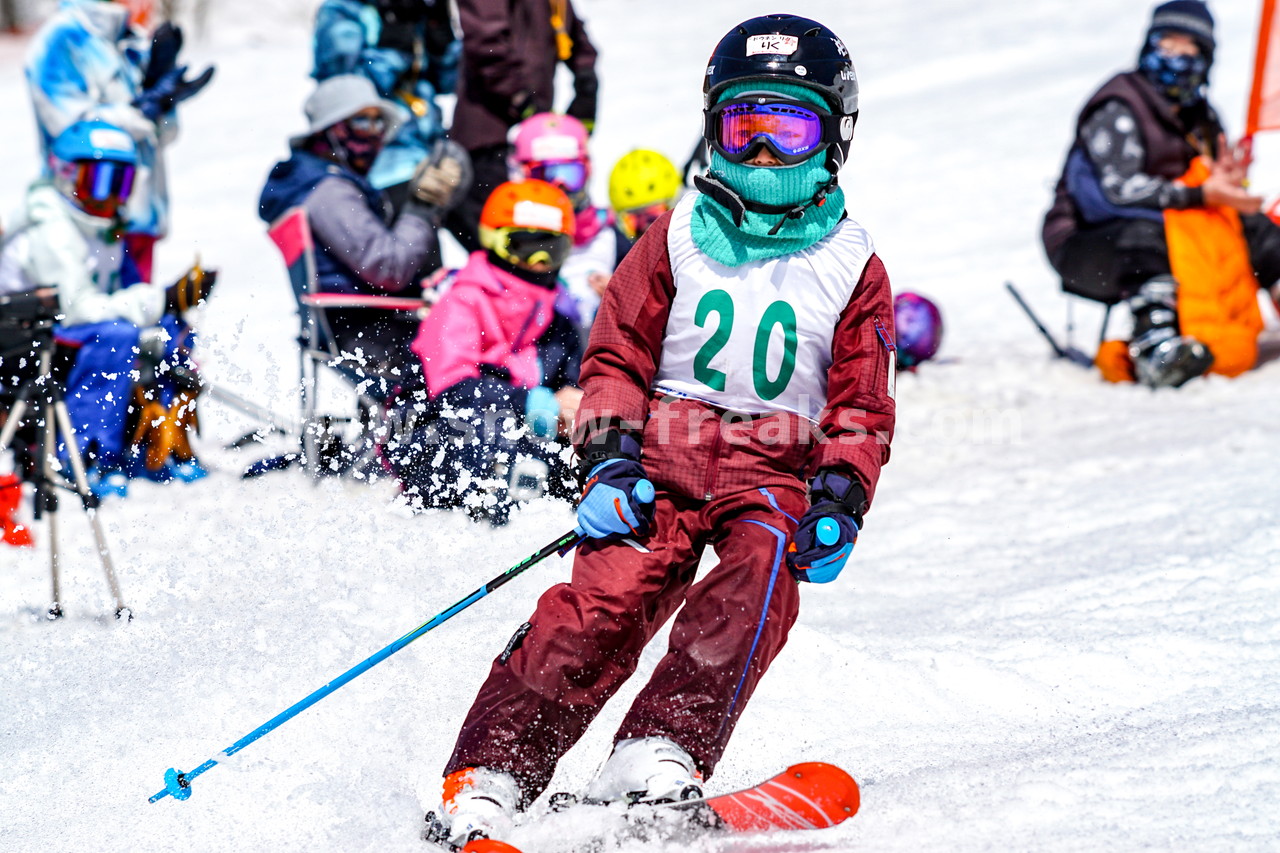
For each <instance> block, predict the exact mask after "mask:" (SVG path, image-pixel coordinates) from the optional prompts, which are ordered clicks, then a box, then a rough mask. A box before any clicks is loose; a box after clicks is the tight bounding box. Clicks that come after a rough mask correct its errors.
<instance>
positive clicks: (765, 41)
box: [702, 15, 858, 169]
mask: <svg viewBox="0 0 1280 853" xmlns="http://www.w3.org/2000/svg"><path fill="white" fill-rule="evenodd" d="M754 82H760V83H766V84H767V83H790V84H792V85H798V86H803V87H805V88H806V89H811V90H813V91H814V92H817V93H818V94H819V95H820V96H821V97H822V99H823V101H825V102H826V104H827V106H828V108H829V109H830V110H831V112H832V114H833V115H836V116H839V117H840V118H841V119H842V122H841V128H840V129H841V133H840V136H841V137H842V138H841V139H839V140H838V141H836V143H835V144H834V145H832V146H831V149H832V150H833V153H834V151H838V160H837V162H835V163H833V164H832V165H833V166H834V167H835V168H837V169H838V168H839V167H840V166H841V165H843V164H844V161H845V160H846V159H847V158H848V155H849V141H850V140H851V139H852V137H853V125H854V122H856V121H857V118H858V76H857V74H856V73H855V72H854V69H853V61H852V60H851V59H850V58H849V50H848V48H846V47H845V45H844V42H842V41H841V40H840V38H839V36H837V35H836V34H835V33H834V32H832V31H831V30H830V29H828V28H827V27H825V26H823V25H822V24H820V23H818V22H817V21H814V20H811V19H809V18H801V17H799V16H798V15H761V16H760V17H758V18H752V19H751V20H749V21H744V22H742V23H741V24H739V25H738V26H736V27H734V28H733V29H732V30H730V31H729V32H728V33H727V34H726V35H725V36H724V38H722V39H720V43H719V44H717V45H716V47H715V50H713V51H712V52H711V59H710V60H708V62H707V74H706V77H705V78H704V79H703V82H702V95H703V104H702V106H703V109H704V110H710V109H711V108H712V107H713V106H715V104H716V101H717V100H719V98H720V95H721V93H722V92H723V91H724V90H725V89H726V88H728V87H729V86H731V85H733V84H735V83H754ZM843 119H847V121H843Z"/></svg>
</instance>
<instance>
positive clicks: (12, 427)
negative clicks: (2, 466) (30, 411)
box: [0, 391, 27, 451]
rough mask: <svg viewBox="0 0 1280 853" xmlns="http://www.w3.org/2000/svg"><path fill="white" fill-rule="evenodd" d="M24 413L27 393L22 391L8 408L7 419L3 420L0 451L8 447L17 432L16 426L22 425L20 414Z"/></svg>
mask: <svg viewBox="0 0 1280 853" xmlns="http://www.w3.org/2000/svg"><path fill="white" fill-rule="evenodd" d="M26 413H27V395H26V392H25V391H24V392H23V393H22V394H21V395H20V396H19V397H18V402H16V403H14V404H13V408H12V409H10V410H9V419H8V420H7V421H5V422H4V429H3V430H0V451H4V450H8V449H9V445H10V444H11V443H12V442H13V437H14V436H15V435H17V434H18V427H19V426H21V425H22V416H23V415H25V414H26Z"/></svg>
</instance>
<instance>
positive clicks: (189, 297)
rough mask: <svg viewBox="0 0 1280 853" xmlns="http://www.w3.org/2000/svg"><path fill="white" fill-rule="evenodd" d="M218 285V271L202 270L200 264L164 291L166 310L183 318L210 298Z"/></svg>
mask: <svg viewBox="0 0 1280 853" xmlns="http://www.w3.org/2000/svg"><path fill="white" fill-rule="evenodd" d="M217 283H218V271H217V270H206V269H201V267H200V265H199V264H196V265H195V266H194V267H192V268H191V269H189V270H188V271H187V274H186V275H184V276H183V277H182V278H180V279H178V280H177V281H175V282H174V283H173V284H171V285H169V286H168V287H166V288H165V289H164V304H165V310H166V311H167V312H168V313H170V314H177V315H178V316H179V317H181V316H182V315H183V314H185V313H186V312H187V310H188V309H190V308H193V307H195V306H196V305H199V304H200V303H201V302H204V301H205V300H206V299H208V298H209V294H210V293H212V292H213V286H214V285H215V284H217Z"/></svg>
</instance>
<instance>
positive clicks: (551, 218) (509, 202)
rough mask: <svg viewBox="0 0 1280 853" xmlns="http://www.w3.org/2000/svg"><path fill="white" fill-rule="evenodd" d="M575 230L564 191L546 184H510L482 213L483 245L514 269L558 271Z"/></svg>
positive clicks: (502, 186) (498, 191) (502, 187)
mask: <svg viewBox="0 0 1280 853" xmlns="http://www.w3.org/2000/svg"><path fill="white" fill-rule="evenodd" d="M574 225H575V217H574V213H573V205H572V204H570V203H569V197H568V196H567V195H565V194H564V190H561V189H560V188H559V187H556V186H553V185H552V184H548V183H546V182H545V181H537V180H528V181H508V182H507V183H505V184H500V185H499V186H498V187H496V188H495V189H494V191H493V192H492V193H490V195H489V199H488V200H487V201H486V202H485V203H484V208H483V209H482V210H481V211H480V244H481V245H482V246H484V247H485V248H486V249H488V250H489V251H491V252H493V253H494V254H496V255H497V256H498V257H500V258H502V259H503V260H504V261H507V262H508V263H512V264H515V265H516V266H520V267H524V268H526V269H531V270H535V271H539V272H541V271H546V270H558V269H559V268H560V267H561V266H562V265H563V264H564V262H565V260H566V259H567V258H568V257H569V252H571V251H572V250H573V234H574Z"/></svg>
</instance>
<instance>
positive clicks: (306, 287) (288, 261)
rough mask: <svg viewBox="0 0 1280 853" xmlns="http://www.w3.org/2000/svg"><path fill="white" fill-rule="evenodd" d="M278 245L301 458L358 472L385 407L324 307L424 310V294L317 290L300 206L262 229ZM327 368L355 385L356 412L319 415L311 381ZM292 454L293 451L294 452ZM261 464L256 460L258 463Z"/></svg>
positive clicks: (370, 453) (381, 428)
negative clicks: (293, 329)
mask: <svg viewBox="0 0 1280 853" xmlns="http://www.w3.org/2000/svg"><path fill="white" fill-rule="evenodd" d="M267 234H268V236H270V237H271V241H272V242H273V243H275V244H276V248H278V249H279V250H280V255H281V257H283V258H284V263H285V267H286V268H287V270H288V272H289V283H290V285H291V286H292V287H293V294H294V296H295V297H296V298H297V300H298V317H299V320H300V328H299V332H298V352H299V376H300V379H301V382H300V398H301V410H302V455H301V460H300V461H301V462H302V463H303V464H304V465H305V467H306V469H307V470H308V471H309V472H311V473H313V474H317V475H318V474H345V473H356V472H362V471H364V470H365V469H366V468H367V467H368V463H370V462H371V461H372V460H373V458H374V456H375V455H376V454H377V449H378V444H379V442H380V441H381V440H382V438H384V437H385V435H384V433H385V431H386V428H385V421H386V413H385V410H384V407H383V405H382V403H381V402H379V401H378V400H376V399H374V398H373V397H371V396H370V395H368V394H366V393H364V392H363V391H361V390H360V389H361V387H362V385H363V380H364V379H366V378H368V376H369V374H370V371H369V368H368V367H367V366H365V365H363V364H360V363H358V362H356V361H355V360H353V359H352V358H350V357H348V356H345V355H344V354H343V353H341V352H339V350H338V346H337V344H336V342H335V341H334V337H333V333H332V330H331V329H330V326H329V321H328V316H327V313H326V312H327V311H329V310H330V309H334V308H378V309H383V310H387V311H417V312H419V313H420V314H424V315H425V312H426V310H427V308H428V306H429V302H428V301H427V300H426V299H414V298H407V297H398V296H365V295H352V294H344V293H320V292H319V291H318V290H317V277H316V258H315V242H314V241H313V239H312V235H311V227H310V224H309V223H308V222H307V212H306V210H305V209H303V208H301V207H294V208H291V209H289V210H288V211H286V212H285V213H284V214H283V215H281V216H280V218H279V219H277V220H276V221H275V222H273V223H271V226H270V228H268V229H267ZM322 367H323V368H326V369H329V370H332V371H334V372H336V373H338V374H339V375H341V376H342V377H343V378H344V379H345V380H347V381H348V382H350V383H352V384H353V385H355V387H356V396H357V405H358V409H357V413H356V415H354V416H341V417H339V416H333V415H322V414H320V413H319V411H318V408H319V407H318V403H317V399H318V394H317V386H318V381H319V375H320V372H321V370H320V369H321V368H322ZM294 456H296V454H294ZM279 459H280V460H285V462H284V463H280V462H277V464H274V465H267V466H266V467H264V468H263V469H262V470H258V471H255V469H253V468H251V469H250V471H249V472H246V475H247V476H248V475H252V474H254V473H263V472H264V471H266V470H273V469H274V468H280V467H284V465H285V464H287V463H288V462H291V461H293V460H292V459H287V460H286V458H285V457H280V458H279ZM260 464H261V463H260Z"/></svg>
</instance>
